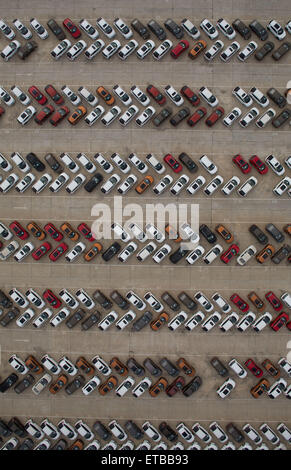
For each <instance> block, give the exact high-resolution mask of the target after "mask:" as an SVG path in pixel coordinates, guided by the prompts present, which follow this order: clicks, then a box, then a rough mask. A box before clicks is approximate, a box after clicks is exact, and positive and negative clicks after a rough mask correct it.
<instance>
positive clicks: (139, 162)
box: [127, 153, 148, 174]
mask: <svg viewBox="0 0 291 470" xmlns="http://www.w3.org/2000/svg"><path fill="white" fill-rule="evenodd" d="M127 158H128V160H129V161H130V162H131V163H132V164H133V165H134V166H135V168H136V169H137V170H138V171H139V172H140V173H142V174H144V173H146V172H147V171H148V166H147V164H146V163H144V162H143V161H142V160H140V159H139V158H138V156H137V155H136V154H135V153H131V154H130V155H128V157H127Z"/></svg>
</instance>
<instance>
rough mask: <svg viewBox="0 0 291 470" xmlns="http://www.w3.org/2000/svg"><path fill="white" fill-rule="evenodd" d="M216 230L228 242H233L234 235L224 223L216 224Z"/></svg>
mask: <svg viewBox="0 0 291 470" xmlns="http://www.w3.org/2000/svg"><path fill="white" fill-rule="evenodd" d="M215 230H216V232H217V233H219V235H220V236H221V237H222V238H223V239H224V240H225V241H226V243H232V242H233V240H234V236H233V235H232V233H231V232H230V231H229V230H228V229H227V228H226V227H225V226H224V225H221V224H219V225H216V227H215Z"/></svg>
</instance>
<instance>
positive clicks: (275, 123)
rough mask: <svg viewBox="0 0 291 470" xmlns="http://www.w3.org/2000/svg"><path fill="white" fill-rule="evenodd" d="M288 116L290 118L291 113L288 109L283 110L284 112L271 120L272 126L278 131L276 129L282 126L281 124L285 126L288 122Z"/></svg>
mask: <svg viewBox="0 0 291 470" xmlns="http://www.w3.org/2000/svg"><path fill="white" fill-rule="evenodd" d="M290 116H291V111H290V110H289V109H284V111H282V112H281V113H280V114H278V116H276V117H275V118H274V119H273V121H272V126H274V127H275V128H276V129H278V127H281V126H283V124H285V122H287V121H288V119H289V118H290Z"/></svg>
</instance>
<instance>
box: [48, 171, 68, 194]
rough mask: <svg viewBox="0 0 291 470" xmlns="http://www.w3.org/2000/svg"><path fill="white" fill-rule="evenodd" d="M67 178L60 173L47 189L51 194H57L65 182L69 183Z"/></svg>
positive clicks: (65, 174)
mask: <svg viewBox="0 0 291 470" xmlns="http://www.w3.org/2000/svg"><path fill="white" fill-rule="evenodd" d="M69 179H70V178H69V176H68V175H67V173H61V174H60V175H59V176H58V177H57V178H56V179H55V181H53V183H52V184H51V185H50V186H49V189H50V191H51V192H52V193H57V192H58V191H59V190H60V189H61V188H62V187H63V186H64V184H66V183H67V181H69Z"/></svg>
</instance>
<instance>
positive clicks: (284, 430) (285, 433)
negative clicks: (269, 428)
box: [277, 423, 291, 444]
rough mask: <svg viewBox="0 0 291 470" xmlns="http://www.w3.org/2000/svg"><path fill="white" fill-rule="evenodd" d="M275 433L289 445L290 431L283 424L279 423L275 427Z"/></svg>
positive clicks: (290, 441)
mask: <svg viewBox="0 0 291 470" xmlns="http://www.w3.org/2000/svg"><path fill="white" fill-rule="evenodd" d="M277 431H279V433H280V434H281V436H282V437H283V438H284V439H285V440H286V441H287V442H289V444H291V431H290V429H289V428H288V427H287V426H286V424H284V423H280V424H278V426H277Z"/></svg>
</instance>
